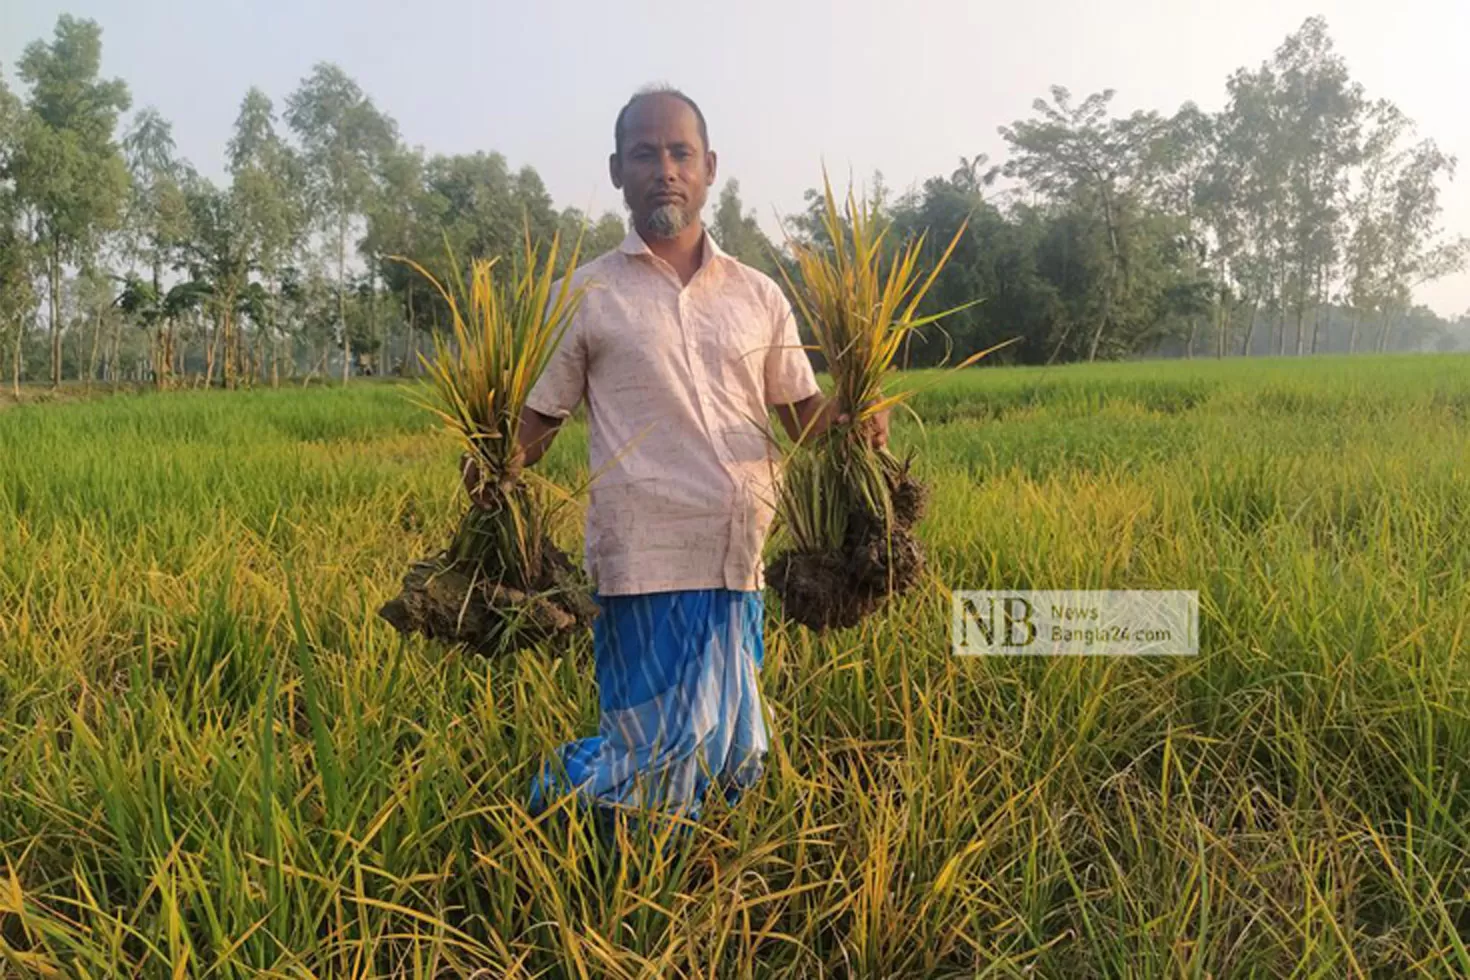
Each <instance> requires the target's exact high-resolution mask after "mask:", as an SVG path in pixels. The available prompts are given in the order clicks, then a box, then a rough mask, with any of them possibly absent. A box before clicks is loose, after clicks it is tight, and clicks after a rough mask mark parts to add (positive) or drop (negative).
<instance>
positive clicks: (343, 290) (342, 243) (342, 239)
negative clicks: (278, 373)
mask: <svg viewBox="0 0 1470 980" xmlns="http://www.w3.org/2000/svg"><path fill="white" fill-rule="evenodd" d="M337 323H338V325H339V326H340V327H341V329H342V383H343V384H344V385H345V384H347V381H348V379H350V378H351V377H352V338H351V337H349V336H348V335H347V209H346V208H345V207H344V208H343V209H342V213H341V214H340V215H339V216H338V219H337Z"/></svg>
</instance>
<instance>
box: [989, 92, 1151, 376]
mask: <svg viewBox="0 0 1470 980" xmlns="http://www.w3.org/2000/svg"><path fill="white" fill-rule="evenodd" d="M1113 95H1114V93H1113V91H1112V90H1107V91H1104V92H1099V93H1096V94H1094V95H1090V96H1088V97H1087V98H1086V99H1084V100H1082V102H1081V103H1080V104H1073V102H1072V96H1071V93H1070V92H1068V91H1067V90H1066V89H1065V88H1063V87H1061V86H1053V88H1052V90H1051V101H1050V102H1048V101H1047V100H1045V99H1037V100H1036V101H1035V102H1034V103H1033V104H1032V108H1033V109H1034V110H1035V112H1036V114H1037V116H1038V118H1036V119H1024V120H1019V121H1017V122H1015V123H1013V124H1011V125H1010V126H1002V127H1001V128H1000V134H1001V136H1002V137H1004V139H1005V140H1006V142H1007V143H1009V144H1010V146H1011V150H1012V152H1013V154H1014V155H1013V156H1012V158H1011V159H1010V160H1009V161H1008V162H1007V163H1006V166H1005V173H1006V175H1007V176H1009V177H1014V178H1018V179H1020V180H1022V181H1024V182H1025V183H1026V184H1027V185H1028V186H1029V187H1031V188H1032V189H1033V190H1035V191H1037V192H1039V193H1041V194H1042V195H1045V196H1046V197H1048V198H1050V199H1051V200H1053V201H1054V202H1057V203H1059V204H1064V205H1066V206H1069V207H1072V208H1075V209H1076V211H1077V213H1078V215H1079V217H1081V218H1082V219H1083V221H1081V222H1079V224H1078V225H1077V230H1078V231H1080V232H1085V231H1087V230H1088V229H1089V228H1091V229H1093V230H1094V231H1095V233H1096V234H1097V235H1098V236H1099V237H1100V239H1101V243H1102V249H1103V252H1104V254H1105V255H1106V265H1105V271H1104V272H1103V274H1102V275H1101V276H1100V277H1099V279H1098V282H1097V285H1096V291H1097V294H1098V295H1097V296H1096V300H1095V303H1094V306H1095V310H1094V311H1093V312H1092V314H1091V319H1092V320H1093V327H1092V335H1091V339H1090V340H1089V342H1088V345H1087V359H1088V360H1089V361H1090V360H1095V359H1096V358H1097V352H1098V349H1099V346H1100V345H1101V343H1102V339H1103V336H1104V334H1105V332H1106V331H1107V330H1108V328H1109V326H1111V325H1113V324H1114V320H1115V317H1116V308H1117V306H1118V305H1119V303H1120V301H1121V300H1122V298H1123V296H1124V293H1125V292H1126V290H1127V288H1128V285H1129V279H1128V260H1129V253H1130V251H1131V250H1132V246H1133V245H1134V244H1135V242H1134V241H1133V239H1132V237H1131V232H1133V231H1134V230H1135V229H1136V222H1135V221H1134V218H1135V217H1136V209H1137V205H1138V194H1139V191H1140V190H1141V187H1142V185H1143V184H1144V183H1145V181H1146V178H1147V172H1146V168H1145V164H1146V162H1147V161H1148V160H1149V158H1150V155H1151V153H1152V152H1153V150H1152V145H1153V143H1154V141H1155V140H1156V139H1158V137H1159V134H1160V131H1161V129H1162V126H1163V123H1162V120H1161V119H1160V118H1159V116H1158V114H1157V113H1152V112H1137V113H1134V114H1133V115H1131V116H1128V117H1126V118H1114V117H1112V116H1111V115H1110V113H1109V109H1108V107H1109V104H1110V103H1111V102H1112V99H1113Z"/></svg>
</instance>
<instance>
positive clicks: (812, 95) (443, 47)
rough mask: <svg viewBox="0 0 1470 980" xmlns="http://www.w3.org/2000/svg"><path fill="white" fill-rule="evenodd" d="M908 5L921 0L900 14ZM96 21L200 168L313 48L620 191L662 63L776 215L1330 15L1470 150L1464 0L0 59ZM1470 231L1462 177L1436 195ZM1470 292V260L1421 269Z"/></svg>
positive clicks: (620, 16)
mask: <svg viewBox="0 0 1470 980" xmlns="http://www.w3.org/2000/svg"><path fill="white" fill-rule="evenodd" d="M900 9H902V10H903V11H904V13H903V14H902V15H900V14H899V11H900ZM63 11H65V12H69V13H72V14H75V15H77V16H83V17H90V18H93V19H95V20H97V21H98V22H99V23H101V25H102V27H103V58H104V71H105V73H106V74H107V75H109V76H121V77H122V78H124V79H126V80H127V82H128V84H129V86H131V89H132V93H133V102H134V107H135V108H136V107H141V106H145V105H154V106H157V107H158V108H159V109H160V110H161V111H162V112H163V114H164V115H165V116H166V117H167V118H169V119H170V120H172V121H173V123H174V133H175V138H176V139H177V141H178V144H179V149H180V151H181V152H182V153H183V155H184V156H186V157H188V158H189V159H190V160H192V161H193V162H194V164H195V165H196V166H197V167H199V168H200V169H201V170H203V171H205V172H207V173H211V174H217V173H219V171H220V170H221V168H222V165H223V154H224V146H225V141H226V140H227V139H228V138H229V131H230V127H231V125H232V124H233V122H234V118H235V114H236V111H237V109H238V107H239V103H240V99H241V97H242V96H243V95H244V94H245V90H246V89H247V88H248V87H249V86H251V85H259V86H261V87H262V88H263V89H264V90H265V91H266V92H267V93H268V94H269V95H270V96H271V97H272V98H273V99H274V100H275V101H276V104H277V108H278V109H279V108H281V107H282V103H283V101H284V98H285V96H286V94H287V93H288V92H290V91H291V90H292V89H293V88H294V87H295V86H296V84H297V82H298V81H299V80H300V79H301V77H302V76H303V75H305V74H307V73H308V72H309V71H310V70H311V66H312V65H313V64H314V63H315V62H317V61H322V60H329V61H335V62H337V63H338V64H340V65H341V66H342V67H343V68H345V69H346V70H347V71H348V72H349V73H350V74H352V75H353V76H354V77H355V78H356V79H357V80H358V81H359V82H360V83H361V84H362V86H363V88H364V89H366V90H367V92H368V93H369V94H370V95H371V96H372V97H373V99H374V100H375V101H376V102H377V104H378V105H379V106H380V107H381V108H383V109H385V110H387V111H388V112H389V113H390V114H392V115H393V117H394V118H395V119H397V121H398V125H399V129H400V131H401V133H402V135H403V138H404V139H405V141H407V142H409V143H411V144H417V145H420V146H423V147H424V148H425V149H427V150H429V151H431V152H432V151H440V152H463V151H470V150H476V149H488V150H498V151H500V152H501V153H503V154H505V156H506V157H507V158H508V159H509V161H510V163H511V164H512V165H513V166H518V165H520V164H523V163H530V164H532V165H534V166H535V167H536V169H537V170H538V171H539V172H540V173H541V175H542V177H543V178H544V179H545V181H546V184H547V187H548V189H549V190H550V191H551V193H552V196H553V197H554V198H555V199H556V202H557V204H558V206H566V205H576V206H578V207H582V208H587V209H593V210H597V211H601V210H603V209H606V208H613V207H617V206H619V204H620V202H619V200H618V198H617V197H616V195H615V192H614V191H613V190H612V189H611V188H610V187H609V186H608V184H607V177H606V157H607V153H608V150H609V148H610V144H611V141H612V133H611V131H612V122H613V117H614V116H615V114H616V112H617V109H618V107H619V106H620V105H621V104H622V102H623V100H624V99H626V97H627V96H628V95H629V94H630V92H632V91H633V90H634V89H636V88H638V87H640V86H641V85H644V84H646V83H648V82H650V81H666V82H669V83H672V84H675V85H678V86H680V87H682V88H684V89H685V90H686V91H688V92H689V93H690V94H691V95H692V96H694V98H695V99H697V100H699V102H700V104H701V106H702V107H703V108H704V111H705V115H706V116H707V117H708V119H709V123H710V131H711V141H712V143H713V144H714V147H715V149H716V150H718V151H719V153H720V168H721V177H722V178H723V177H731V176H733V177H737V178H739V180H740V185H741V190H742V196H743V197H744V199H745V201H746V203H747V205H748V206H753V207H756V208H757V209H758V210H759V211H760V214H761V217H762V223H764V224H766V225H768V226H771V225H773V221H772V217H771V216H772V215H773V213H774V211H776V210H780V211H783V212H790V211H793V210H796V209H797V208H798V207H799V206H800V204H801V192H802V190H803V189H804V188H806V187H809V186H811V185H812V184H814V183H816V182H817V181H818V180H819V176H820V172H819V167H820V163H821V160H822V159H823V158H825V159H826V160H827V161H828V164H829V166H831V167H832V168H833V169H834V171H837V172H839V173H845V172H846V171H847V170H848V169H849V168H851V170H852V171H853V172H855V173H856V174H858V175H859V176H861V177H866V175H868V174H870V173H871V172H872V171H873V170H874V169H875V168H876V169H881V170H882V171H883V173H884V175H885V178H886V180H887V182H888V184H889V185H890V186H891V187H893V188H894V189H896V190H902V189H904V188H907V187H909V186H910V185H911V184H913V183H915V182H917V181H922V180H923V179H924V178H925V177H928V176H932V175H934V174H937V173H948V172H949V171H950V170H952V169H953V168H954V166H955V164H956V162H957V159H958V157H959V155H960V154H965V155H970V154H974V153H976V152H982V153H989V154H990V156H991V158H992V159H993V160H999V159H1001V158H1002V157H1003V156H1004V148H1003V144H1002V141H1001V139H1000V137H999V136H998V135H997V134H996V127H997V126H999V125H1002V124H1004V123H1008V122H1010V121H1012V120H1015V119H1017V118H1021V117H1024V116H1026V115H1028V114H1029V111H1030V109H1029V107H1030V104H1031V102H1032V100H1033V99H1035V98H1036V97H1037V96H1039V95H1042V94H1044V93H1045V92H1046V91H1047V88H1048V86H1050V85H1052V84H1054V83H1055V84H1061V85H1066V86H1067V87H1068V88H1070V89H1071V90H1072V91H1073V93H1074V94H1077V95H1082V94H1086V93H1088V92H1092V91H1095V90H1097V89H1101V88H1114V89H1117V91H1118V97H1117V100H1116V103H1115V104H1116V105H1117V106H1118V108H1120V109H1122V110H1125V111H1127V110H1132V109H1135V108H1155V109H1159V110H1162V111H1172V110H1173V109H1175V108H1176V107H1177V106H1178V105H1179V104H1180V103H1182V102H1185V101H1189V100H1193V101H1195V102H1197V103H1199V104H1200V105H1201V106H1202V107H1204V108H1206V109H1217V108H1219V107H1220V106H1221V105H1222V103H1223V101H1224V93H1225V78H1226V76H1227V75H1228V74H1229V73H1230V72H1231V71H1233V70H1234V69H1236V68H1238V67H1242V66H1246V65H1249V66H1252V67H1254V66H1255V65H1257V64H1259V63H1260V62H1261V61H1262V60H1264V59H1266V58H1267V57H1269V56H1270V55H1271V53H1272V51H1273V50H1274V49H1275V47H1276V46H1277V45H1278V44H1279V43H1280V42H1281V40H1282V39H1283V38H1284V37H1285V36H1286V35H1287V34H1288V33H1290V32H1291V31H1293V30H1295V29H1296V28H1297V27H1298V26H1299V25H1300V24H1301V22H1302V21H1303V20H1304V19H1305V18H1307V17H1308V16H1311V15H1312V14H1316V13H1321V14H1324V15H1326V17H1327V19H1328V24H1329V26H1330V28H1331V32H1332V36H1333V38H1334V40H1335V41H1336V42H1337V46H1338V48H1339V50H1340V51H1341V52H1342V53H1343V54H1344V56H1345V57H1346V58H1347V61H1348V64H1349V66H1350V69H1351V71H1352V74H1353V77H1354V78H1356V79H1357V80H1358V81H1360V82H1362V83H1363V84H1364V86H1366V88H1367V91H1368V93H1369V95H1370V96H1374V97H1379V96H1382V97H1387V98H1389V99H1392V100H1393V101H1394V102H1396V103H1398V105H1399V106H1400V108H1402V109H1403V110H1404V111H1405V112H1406V113H1408V115H1409V116H1410V117H1412V118H1413V119H1414V120H1415V121H1416V122H1417V123H1418V124H1419V129H1420V132H1421V133H1422V134H1424V135H1427V136H1432V137H1433V138H1435V139H1436V140H1438V141H1439V143H1440V145H1441V146H1442V147H1443V148H1445V149H1446V150H1447V151H1449V152H1451V153H1453V154H1455V155H1457V156H1458V157H1460V159H1461V160H1462V161H1463V162H1464V163H1465V164H1466V165H1467V167H1470V109H1467V106H1466V100H1467V98H1470V85H1467V82H1470V68H1467V66H1466V61H1465V53H1464V45H1465V41H1466V39H1467V38H1470V0H1394V2H1388V0H1315V2H1300V0H1234V2H1232V3H1228V4H1227V3H1220V2H1206V0H1193V2H1191V0H1112V2H1107V3H1102V2H1098V0H1046V2H1014V3H994V2H980V0H908V2H905V3H903V4H902V5H900V3H898V2H897V0H888V2H879V0H848V2H842V3H838V2H818V0H738V2H726V3H722V4H718V5H716V4H700V3H684V4H668V3H661V4H653V3H645V2H638V0H618V2H603V3H572V2H553V0H530V2H525V0H523V2H520V3H496V2H492V0H415V2H389V0H353V2H347V0H331V2H326V0H254V2H248V0H204V2H196V3H189V2H185V0H66V2H57V0H0V64H3V65H4V70H5V72H6V74H7V75H8V76H9V77H10V80H11V82H12V84H14V64H15V60H16V58H17V57H18V56H19V54H20V51H21V49H22V48H23V47H24V45H25V44H26V43H27V42H29V41H31V40H33V39H35V38H38V37H42V36H49V35H50V32H51V29H52V26H53V25H54V23H55V20H56V17H57V15H58V14H59V13H61V12H63ZM1444 220H1445V224H1446V225H1447V227H1449V228H1450V229H1452V230H1455V231H1461V232H1465V233H1467V234H1470V173H1466V174H1465V175H1463V176H1462V178H1461V179H1460V180H1458V181H1456V182H1455V183H1454V184H1452V185H1451V186H1450V189H1449V191H1448V193H1447V194H1446V196H1445V216H1444ZM1420 298H1421V299H1422V300H1423V301H1424V302H1427V303H1428V304H1429V305H1431V306H1433V307H1434V308H1435V309H1437V310H1438V311H1440V312H1441V313H1444V314H1449V315H1455V314H1458V313H1461V312H1464V311H1466V310H1467V309H1470V273H1466V274H1461V275H1459V276H1457V277H1455V278H1454V279H1452V280H1446V281H1443V282H1440V283H1436V284H1433V285H1431V286H1428V287H1425V288H1424V289H1423V290H1422V291H1421V296H1420Z"/></svg>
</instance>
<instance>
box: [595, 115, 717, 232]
mask: <svg viewBox="0 0 1470 980" xmlns="http://www.w3.org/2000/svg"><path fill="white" fill-rule="evenodd" d="M609 168H610V169H611V172H612V182H613V186H614V187H617V188H620V189H621V190H622V192H623V200H624V201H625V202H627V205H628V209H629V210H630V211H632V212H633V220H634V222H635V223H636V224H637V226H638V228H639V229H640V230H642V231H646V232H650V233H652V234H654V235H656V236H658V237H660V238H673V237H675V236H676V235H678V234H679V232H681V231H683V230H684V229H685V228H687V227H689V226H690V225H692V224H695V223H696V222H697V221H698V220H699V214H700V212H701V211H702V210H703V209H704V202H705V198H706V197H707V196H708V195H709V188H710V187H711V185H713V184H714V182H715V155H714V153H712V152H711V151H710V150H709V148H708V147H706V146H705V145H704V140H703V139H701V138H700V135H699V119H698V118H697V117H696V116H695V115H694V110H693V109H691V108H689V106H688V105H687V104H685V102H684V101H683V100H682V99H676V98H674V97H673V96H669V95H650V96H646V97H644V98H641V99H639V100H638V101H637V102H635V103H633V106H632V107H631V108H630V109H629V110H628V114H627V115H626V116H624V117H623V142H622V146H621V153H615V154H613V156H612V159H611V160H610V161H609Z"/></svg>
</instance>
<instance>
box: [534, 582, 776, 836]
mask: <svg viewBox="0 0 1470 980" xmlns="http://www.w3.org/2000/svg"><path fill="white" fill-rule="evenodd" d="M597 603H598V606H599V607H600V609H601V612H600V614H599V615H598V617H597V619H596V621H595V623H594V625H593V636H592V642H593V651H594V654H595V657H596V664H597V668H596V669H597V686H598V701H599V706H600V708H601V722H600V724H599V726H598V734H597V735H595V736H592V737H590V738H583V739H579V740H577V741H575V742H569V743H567V744H565V745H563V746H561V747H560V748H559V749H557V751H556V752H555V754H554V755H553V757H552V759H551V760H550V762H548V763H547V764H546V765H545V766H544V767H543V768H542V770H541V772H540V773H539V774H538V775H537V777H536V779H535V780H534V781H533V782H532V785H531V800H530V809H531V812H532V813H540V812H542V811H544V810H545V809H546V808H547V807H548V806H549V805H550V804H551V803H552V802H553V800H554V799H555V798H556V797H558V796H561V795H563V794H565V793H568V792H575V793H577V794H579V795H580V796H581V798H582V802H585V803H589V804H593V805H594V806H595V805H597V804H622V805H626V806H633V807H637V808H640V809H646V810H661V811H663V812H672V813H676V814H678V815H680V816H683V817H687V818H689V819H697V818H698V817H699V813H700V809H701V804H702V803H703V801H704V799H705V797H706V795H707V793H708V792H709V791H710V790H711V789H717V790H718V791H720V792H721V793H723V795H724V796H725V799H726V800H727V801H729V802H732V803H733V802H734V801H735V800H736V799H738V798H739V796H740V795H741V794H742V793H743V792H744V791H745V790H746V789H747V788H749V787H750V786H751V785H752V784H753V783H754V782H755V780H756V778H757V777H758V776H759V775H760V773H761V770H762V768H763V764H764V763H763V759H764V756H765V753H766V745H767V743H766V725H765V719H764V718H763V717H762V715H761V702H760V692H759V690H758V689H757V687H756V675H757V673H758V672H759V670H760V668H761V664H762V662H763V661H764V659H765V641H764V636H763V632H762V630H763V620H764V615H765V604H764V600H763V596H762V593H760V592H738V591H732V590H729V589H698V590H690V591H681V592H657V593H651V594H647V595H619V596H599V597H597Z"/></svg>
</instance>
